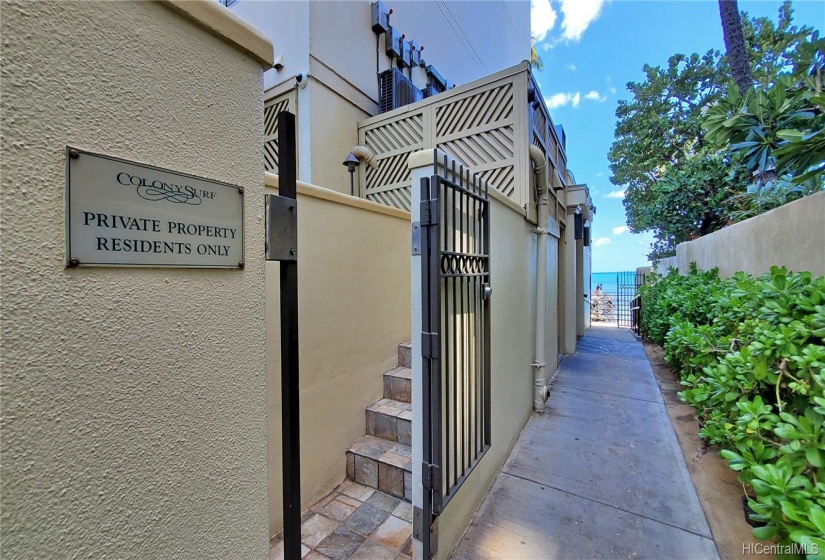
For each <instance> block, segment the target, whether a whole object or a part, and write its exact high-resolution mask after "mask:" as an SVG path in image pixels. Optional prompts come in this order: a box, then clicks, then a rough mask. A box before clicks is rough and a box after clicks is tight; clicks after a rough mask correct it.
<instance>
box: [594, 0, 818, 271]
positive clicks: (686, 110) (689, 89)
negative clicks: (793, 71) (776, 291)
mask: <svg viewBox="0 0 825 560" xmlns="http://www.w3.org/2000/svg"><path fill="white" fill-rule="evenodd" d="M741 28H742V34H743V36H744V39H745V44H746V48H747V50H748V51H749V52H752V53H756V55H755V56H753V57H752V58H751V60H750V69H751V75H752V76H753V81H754V82H755V83H757V84H759V85H760V86H766V85H767V86H770V85H772V84H773V83H775V81H776V79H777V76H778V75H779V74H780V73H781V72H782V71H783V70H786V69H787V68H789V67H790V66H791V65H792V64H793V58H794V56H795V55H796V52H797V48H798V47H799V45H800V44H801V43H803V42H804V40H805V37H806V36H807V35H810V34H811V33H812V31H813V30H812V29H811V28H807V27H797V26H794V25H793V21H792V10H791V4H790V2H785V3H783V5H782V7H781V8H780V9H779V19H778V22H777V23H774V22H772V21H771V20H770V19H768V18H749V17H747V15H746V14H745V15H743V16H742V18H741ZM644 73H645V79H644V80H643V81H640V82H630V83H629V84H628V85H627V87H628V90H629V91H630V92H631V93H632V94H633V97H632V99H630V100H628V101H620V102H619V105H618V107H617V109H616V117H617V122H616V130H615V137H614V142H613V145H612V147H611V149H610V152H609V154H608V159H609V160H610V169H611V172H612V175H611V182H612V183H613V184H615V185H619V186H622V187H624V189H625V192H626V195H625V200H624V206H625V213H626V217H627V225H628V227H629V228H630V230H631V231H632V232H634V233H636V232H642V231H651V232H653V233H654V235H655V236H656V238H657V242H656V244H655V245H654V246H653V247H652V252H651V253H650V255H649V256H650V257H651V258H659V257H663V256H667V255H669V254H673V252H674V251H675V249H676V247H675V244H676V243H677V242H678V240H679V239H682V240H683V239H684V238H689V237H690V236H692V235H699V234H704V233H709V232H710V231H713V229H714V228H716V229H718V228H719V227H722V226H723V225H724V224H725V223H726V221H725V220H722V219H716V218H715V216H716V215H717V214H718V213H717V212H712V213H710V214H708V216H714V218H713V219H708V220H705V222H704V223H705V226H703V227H701V228H697V229H695V230H690V231H687V232H682V233H680V232H678V231H677V232H673V229H672V225H671V224H670V223H669V222H668V219H667V218H666V216H674V215H676V214H677V212H666V211H665V209H666V208H668V204H671V203H672V204H675V205H676V206H674V208H678V202H679V201H678V200H677V199H674V198H673V196H672V194H673V192H674V190H673V187H674V185H675V184H677V183H678V182H682V183H683V184H684V185H688V187H687V191H688V192H691V191H692V192H696V191H697V188H696V187H697V182H696V181H701V180H703V178H710V177H712V178H714V180H715V179H716V178H719V177H722V176H729V175H730V174H731V172H734V176H733V178H732V180H731V181H730V182H729V183H728V184H727V185H726V186H725V187H724V189H717V191H716V192H725V193H727V194H728V195H730V196H734V195H736V194H741V193H742V192H745V190H746V188H747V185H748V184H749V182H751V181H750V180H751V176H749V175H748V174H747V173H746V172H745V171H744V169H745V168H744V163H743V161H744V158H743V157H742V156H741V155H734V154H729V153H727V146H726V145H724V143H722V145H716V144H714V145H708V142H707V139H706V137H705V135H706V131H705V130H704V129H703V128H702V123H703V121H704V119H705V115H706V114H707V113H708V112H709V110H711V109H712V108H713V107H715V106H717V105H718V104H719V103H720V102H721V101H722V100H723V98H724V97H725V96H726V94H727V92H728V88H729V86H730V85H731V84H732V82H731V79H730V75H731V73H732V71H731V67H730V63H729V61H728V57H725V56H723V55H722V53H720V52H719V51H716V50H711V51H708V52H707V53H705V54H704V55H699V54H692V55H684V54H677V55H674V56H672V57H670V59H669V60H668V63H667V65H665V66H663V67H659V66H651V65H645V67H644ZM740 98H741V94H740ZM696 158H702V159H707V160H708V161H706V162H705V163H704V164H703V165H696V164H694V163H693V160H694V159H696ZM711 165H716V166H718V169H716V170H714V171H713V172H711V171H710V169H709V166H711ZM694 172H695V173H697V174H698V175H697V176H696V177H692V176H691V173H694ZM665 177H667V178H668V180H667V181H666V182H663V181H662V179H663V178H665ZM665 187H667V188H665ZM706 200H707V201H708V203H711V202H713V201H716V200H717V199H716V198H715V197H709V198H707V199H706ZM719 204H722V203H721V202H720V203H719ZM651 208H655V209H657V210H656V211H651ZM728 209H729V208H728V204H727V202H725V203H724V204H722V205H721V206H720V207H719V208H718V210H720V211H727V210H728ZM694 210H696V211H697V212H698V211H699V209H698V208H696V207H694ZM685 236H687V237H685Z"/></svg>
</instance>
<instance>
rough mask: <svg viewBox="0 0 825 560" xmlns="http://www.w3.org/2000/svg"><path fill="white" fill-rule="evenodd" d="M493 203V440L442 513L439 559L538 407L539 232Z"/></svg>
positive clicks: (550, 367)
mask: <svg viewBox="0 0 825 560" xmlns="http://www.w3.org/2000/svg"><path fill="white" fill-rule="evenodd" d="M491 191H492V189H491ZM491 198H492V197H491ZM490 206H491V209H490V216H491V224H490V237H491V240H492V245H491V247H490V276H491V278H490V284H491V286H492V287H493V297H492V298H491V299H490V330H491V339H492V340H491V343H492V346H491V350H490V357H491V360H492V364H491V368H490V369H491V380H490V398H491V407H492V420H491V425H492V434H491V442H492V443H491V446H490V449H489V450H488V451H487V454H486V455H485V456H484V458H483V459H482V460H481V462H480V463H479V464H478V466H477V467H476V469H475V470H474V471H473V473H472V476H471V478H469V479H468V481H467V482H466V483H465V484H464V485H463V486H462V487H461V490H460V491H459V492H458V493H457V494H456V495H455V497H454V498H453V499H452V501H450V504H449V505H448V506H447V508H446V509H445V510H444V512H443V513H442V514H441V516H440V518H439V519H440V521H439V527H438V531H439V535H438V539H439V545H438V554H437V555H436V558H449V557H450V555H451V554H452V552H453V550H454V549H455V547H456V546H457V545H458V542H459V540H460V539H461V535H463V534H464V531H465V529H466V528H467V525H468V524H469V523H470V520H471V519H472V517H473V515H474V514H475V512H476V510H477V509H478V506H479V505H480V504H481V501H482V500H483V499H484V496H486V494H487V491H488V490H489V489H490V486H492V484H493V481H494V480H495V477H496V475H498V473H499V471H500V470H501V467H502V466H503V465H504V461H505V460H506V459H507V456H508V455H509V453H510V450H511V449H512V448H513V446H514V445H515V444H516V439H518V435H519V433H521V429H522V428H523V427H524V424H525V423H526V422H527V419H528V418H529V416H530V412H531V411H532V409H533V368H532V367H531V365H530V364H531V363H532V362H533V359H534V357H535V355H534V350H535V348H534V345H535V335H534V334H533V333H534V332H535V331H534V328H535V324H534V323H533V317H534V307H535V293H536V292H535V282H536V279H535V273H536V260H535V258H536V250H535V235H534V234H532V233H531V232H530V227H529V224H527V222H525V219H524V212H523V211H521V212H519V211H515V210H514V209H513V208H512V207H511V206H510V205H506V204H503V203H502V202H501V200H500V199H499V198H498V197H497V196H496V197H495V198H492V200H491V202H490ZM548 266H549V265H548ZM548 297H549V296H548ZM551 324H552V323H549V324H548V327H549V326H550V325H551ZM551 331H552V332H551ZM555 337H556V333H555V331H554V329H550V328H548V343H547V344H548V348H550V346H551V340H552V339H554V338H555ZM548 355H550V354H549V351H548ZM555 370H556V368H555V364H554V363H552V362H551V363H549V364H548V367H547V373H548V375H550V374H552V373H553V372H554V371H555Z"/></svg>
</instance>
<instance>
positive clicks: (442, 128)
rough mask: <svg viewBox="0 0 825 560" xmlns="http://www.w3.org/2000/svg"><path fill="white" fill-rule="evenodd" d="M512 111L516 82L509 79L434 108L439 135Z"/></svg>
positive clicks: (500, 117)
mask: <svg viewBox="0 0 825 560" xmlns="http://www.w3.org/2000/svg"><path fill="white" fill-rule="evenodd" d="M512 114H513V84H512V83H509V82H508V83H505V84H503V85H501V86H499V87H494V88H491V89H488V90H486V91H481V92H479V93H477V94H475V95H472V96H469V97H464V98H462V99H459V100H458V101H454V102H452V103H447V104H445V105H442V106H440V107H438V108H437V109H436V111H435V117H436V137H438V138H441V137H445V136H449V135H451V134H455V133H457V132H460V131H462V130H469V129H472V128H476V127H479V126H482V125H485V124H489V123H495V122H499V121H503V120H505V119H508V118H509V117H511V116H512Z"/></svg>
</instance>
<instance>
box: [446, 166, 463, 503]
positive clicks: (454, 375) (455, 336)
mask: <svg viewBox="0 0 825 560" xmlns="http://www.w3.org/2000/svg"><path fill="white" fill-rule="evenodd" d="M444 170H445V174H446V171H447V158H446V156H445V157H444ZM452 180H453V182H455V160H453V165H452ZM450 192H452V195H453V196H452V199H453V200H452V203H451V205H450V206H451V210H452V214H453V221H452V224H451V225H450V228H451V229H452V230H453V243H452V247H451V251H452V252H453V253H456V252H458V245H457V244H456V229H457V222H456V216H455V211H456V203H455V195H456V192H455V189H454V188H452V186H450ZM453 257H455V255H453ZM453 262H455V260H454V261H453ZM452 272H455V270H452ZM457 281H458V279H457V278H456V277H455V276H453V277H452V284H453V300H452V301H453V315H452V318H453V325H452V328H453V340H454V341H455V342H454V344H453V347H454V350H455V351H454V352H453V364H452V365H453V367H452V370H450V374H449V380H450V382H451V383H452V384H453V402H452V407H450V408H448V409H447V414H452V415H453V437H452V440H451V441H450V447H449V452H451V453H452V464H453V468H454V474H453V476H452V477H451V478H450V479H449V480H448V481H447V489H449V488H450V487H451V486H452V485H453V483H454V482H455V480H456V479H457V478H458V477H459V467H458V445H457V442H458V379H457V372H458V313H457V311H458V305H457V302H458V300H457V293H458V292H457V290H456V282H457ZM451 474H452V473H451Z"/></svg>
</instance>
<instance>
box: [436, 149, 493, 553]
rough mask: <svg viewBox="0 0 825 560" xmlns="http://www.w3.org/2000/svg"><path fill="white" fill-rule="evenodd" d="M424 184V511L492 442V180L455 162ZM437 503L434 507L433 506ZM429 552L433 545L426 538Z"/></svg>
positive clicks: (446, 494)
mask: <svg viewBox="0 0 825 560" xmlns="http://www.w3.org/2000/svg"><path fill="white" fill-rule="evenodd" d="M447 167H448V165H447V161H446V158H445V161H444V173H443V175H444V176H441V175H434V176H432V177H430V178H428V179H424V180H423V181H422V185H421V193H422V194H421V200H422V202H421V237H422V239H421V240H422V244H421V257H422V259H421V261H422V290H423V293H422V303H423V314H422V327H423V331H424V332H423V333H422V356H423V368H422V390H423V394H424V399H423V401H424V402H423V403H422V405H423V415H422V416H423V421H424V426H423V455H424V456H423V459H424V465H423V470H424V486H425V498H424V504H423V505H424V516H425V517H426V518H427V519H428V520H430V519H431V518H432V517H433V516H437V515H438V514H440V513H441V512H442V511H443V510H444V508H445V507H446V506H447V504H448V503H449V502H450V500H451V499H452V498H453V496H455V494H456V492H458V490H459V488H461V485H462V484H463V483H464V482H466V481H467V479H468V477H469V476H470V474H471V473H472V471H473V469H474V468H475V467H476V465H477V464H478V462H479V461H480V460H481V458H482V457H483V456H484V454H485V453H486V452H487V450H488V449H489V448H490V431H491V428H490V421H491V418H490V312H489V298H490V295H491V293H492V290H491V288H490V259H489V248H490V222H489V205H490V202H489V198H488V196H487V194H488V193H487V187H486V184H485V186H483V187H482V183H481V181H479V180H478V178H477V177H476V176H472V177H470V176H469V175H468V173H467V172H465V171H464V169H463V167H461V166H458V169H456V165H455V164H453V165H452V166H451V170H448V169H447ZM428 510H429V511H428ZM425 541H427V542H425V551H424V552H425V554H424V557H425V558H427V557H428V556H427V555H428V553H430V552H432V550H431V549H430V548H429V544H430V543H429V542H428V539H425Z"/></svg>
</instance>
